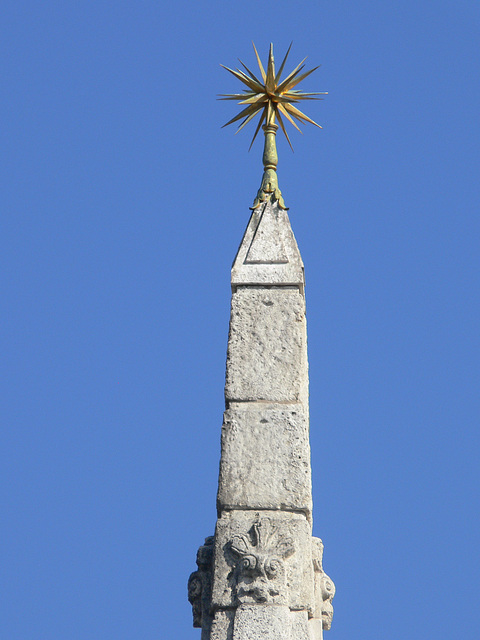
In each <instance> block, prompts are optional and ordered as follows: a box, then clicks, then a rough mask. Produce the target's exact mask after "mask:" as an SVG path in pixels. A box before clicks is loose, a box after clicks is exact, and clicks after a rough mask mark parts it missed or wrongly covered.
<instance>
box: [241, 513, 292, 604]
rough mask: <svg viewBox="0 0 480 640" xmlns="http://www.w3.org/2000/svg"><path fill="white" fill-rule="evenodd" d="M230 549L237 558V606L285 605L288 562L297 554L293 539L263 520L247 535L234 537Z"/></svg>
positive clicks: (273, 524) (268, 521)
mask: <svg viewBox="0 0 480 640" xmlns="http://www.w3.org/2000/svg"><path fill="white" fill-rule="evenodd" d="M229 546H230V550H231V552H232V554H233V556H234V557H235V558H236V562H235V567H234V587H233V588H234V597H235V600H236V603H237V604H255V603H260V604H285V603H286V602H287V598H288V594H287V580H286V569H285V562H284V561H285V559H286V558H289V557H290V556H291V555H293V553H294V552H295V547H294V544H293V540H292V538H290V537H287V536H285V535H283V534H282V533H281V532H280V530H279V527H278V525H277V524H276V523H272V522H271V521H270V520H269V519H268V518H264V519H262V520H260V521H259V522H256V523H255V524H253V526H252V528H251V529H250V531H249V532H248V533H246V534H244V535H238V536H234V537H233V538H232V540H231V542H230V545H229Z"/></svg>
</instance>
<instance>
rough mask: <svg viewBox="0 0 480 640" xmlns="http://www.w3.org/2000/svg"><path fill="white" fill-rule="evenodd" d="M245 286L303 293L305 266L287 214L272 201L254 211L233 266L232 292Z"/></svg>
mask: <svg viewBox="0 0 480 640" xmlns="http://www.w3.org/2000/svg"><path fill="white" fill-rule="evenodd" d="M246 285H250V286H253V285H259V286H267V285H269V286H291V287H297V288H298V289H299V291H300V292H301V293H302V294H303V291H304V286H305V276H304V267H303V262H302V258H301V256H300V251H299V250H298V246H297V241H296V240H295V236H294V235H293V231H292V228H291V226H290V220H289V218H288V215H287V211H286V210H285V209H281V208H280V207H279V206H278V204H277V203H276V202H271V200H270V199H269V200H267V202H266V203H265V204H264V205H263V206H260V207H258V208H257V209H254V210H253V212H252V216H251V218H250V222H249V223H248V226H247V229H246V231H245V234H244V236H243V239H242V242H241V244H240V247H239V249H238V252H237V255H236V257H235V260H234V262H233V266H232V291H235V290H236V289H237V288H238V287H241V286H246Z"/></svg>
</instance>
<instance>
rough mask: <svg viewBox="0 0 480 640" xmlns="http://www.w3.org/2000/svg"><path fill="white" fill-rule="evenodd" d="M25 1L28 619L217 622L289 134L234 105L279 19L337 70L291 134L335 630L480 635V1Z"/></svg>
mask: <svg viewBox="0 0 480 640" xmlns="http://www.w3.org/2000/svg"><path fill="white" fill-rule="evenodd" d="M162 5H163V6H162ZM1 23H2V24H1V27H0V29H1V32H2V33H1V38H0V59H1V61H2V62H1V67H2V80H1V85H0V86H1V88H2V98H1V100H0V121H1V123H2V124H1V128H0V131H1V134H0V135H1V140H2V154H1V156H0V157H1V165H2V166H1V170H0V184H1V193H2V216H1V220H0V224H1V230H0V243H1V245H2V246H1V251H0V261H1V274H2V275H1V279H0V304H1V306H2V312H1V323H2V331H1V341H2V359H1V365H0V367H1V375H2V386H1V389H2V391H1V404H0V411H1V419H2V425H3V429H2V431H3V434H2V445H1V455H2V461H1V465H0V477H1V486H2V489H1V494H0V497H1V501H0V513H1V520H2V525H1V529H2V534H1V539H2V549H3V553H2V570H1V577H0V583H1V587H2V595H1V598H0V603H1V604H0V609H2V614H1V616H0V629H1V633H0V635H1V637H2V638H5V639H6V640H110V639H112V640H137V639H138V638H142V640H150V639H151V640H153V639H156V640H158V638H162V639H163V638H165V639H166V638H175V639H176V640H190V639H192V640H194V639H197V640H199V632H198V630H194V629H193V628H192V627H191V613H190V608H189V605H188V602H187V600H186V582H187V578H188V575H189V573H190V572H191V571H192V570H193V569H194V568H195V553H196V549H197V547H198V545H199V544H200V543H201V542H202V541H203V538H204V537H205V536H207V535H211V534H212V533H213V529H214V524H215V518H216V513H215V495H216V483H217V474H218V462H219V453H220V446H219V445H220V426H221V422H222V411H223V385H224V371H225V353H226V343H227V330H228V317H229V300H230V291H229V270H230V265H231V261H232V259H233V257H234V255H235V252H236V249H237V246H238V244H239V242H240V240H241V236H242V233H243V230H244V228H245V226H246V224H247V222H248V217H249V209H248V207H249V206H250V205H251V203H252V201H253V198H254V195H255V193H256V190H257V188H258V186H259V183H260V179H261V153H262V143H261V141H260V139H259V140H258V142H256V143H255V145H254V147H253V148H252V150H251V152H250V153H248V146H249V143H250V138H251V135H252V134H253V131H252V129H251V128H250V129H248V128H246V129H245V130H244V131H242V132H240V133H239V135H238V136H234V135H233V133H234V131H233V129H231V128H227V129H224V130H222V129H221V128H220V127H221V125H222V124H223V123H224V122H226V121H227V120H229V119H230V118H231V117H232V116H233V115H234V113H235V107H234V106H233V104H232V103H224V102H223V103H222V102H218V101H216V99H215V97H216V94H217V93H222V92H225V93H228V92H232V91H235V90H236V89H237V88H238V87H237V83H236V81H235V79H234V78H233V77H231V76H229V75H228V74H227V73H226V72H225V71H223V70H222V69H221V68H220V66H219V63H223V64H225V65H227V66H233V65H235V63H236V59H237V56H238V57H240V58H241V59H242V60H244V62H246V63H247V65H249V66H250V65H253V64H254V54H253V49H252V47H251V40H252V39H253V40H254V41H255V44H256V45H257V47H258V49H259V51H260V52H261V55H262V56H263V58H264V59H266V54H267V50H268V45H269V43H270V41H273V42H274V43H275V50H276V52H277V57H280V56H281V55H282V54H283V52H284V51H285V50H286V48H287V47H288V45H289V43H290V41H292V40H293V47H292V52H291V65H292V66H293V65H294V64H296V63H297V62H298V61H299V60H301V59H302V58H303V57H304V56H306V55H308V56H309V62H310V64H311V65H312V66H314V65H317V64H321V65H322V66H321V68H320V69H319V70H318V71H317V72H315V74H313V75H312V76H311V77H310V78H309V79H308V80H307V81H306V82H305V84H304V88H305V90H312V91H315V90H318V91H328V92H329V95H328V97H327V99H326V100H325V101H323V102H318V103H311V104H309V105H308V113H309V114H310V115H311V116H312V117H313V118H314V119H315V120H316V121H318V122H320V124H322V125H323V127H324V129H323V130H322V131H320V130H318V129H316V128H314V127H308V126H305V127H303V130H304V136H301V135H300V134H298V133H297V132H295V131H292V135H291V138H292V142H293V145H294V148H295V153H294V154H292V153H291V151H290V150H289V148H288V147H287V144H286V143H285V141H284V140H282V139H280V140H279V144H278V150H279V166H278V174H279V183H280V188H281V189H282V192H283V194H284V197H285V201H286V203H287V206H289V207H290V212H289V213H290V218H291V222H292V226H293V229H294V232H295V234H296V237H297V241H298V244H299V246H300V250H301V252H302V255H303V259H304V262H305V268H306V277H307V290H306V294H307V314H308V316H307V317H308V330H309V360H310V403H311V405H310V406H311V446H312V464H313V486H314V504H315V507H314V533H315V535H318V536H320V537H322V538H323V540H324V542H325V568H326V571H327V572H328V573H329V574H330V575H331V577H332V578H333V579H334V581H335V582H336V584H337V595H336V597H335V601H334V604H335V618H334V624H333V627H332V630H331V631H330V632H329V633H328V636H327V638H328V640H347V639H348V640H351V639H352V638H353V637H355V640H363V639H365V640H367V639H368V640H385V639H392V640H395V639H397V638H401V637H403V636H404V635H405V633H408V636H409V639H410V640H424V639H425V638H435V639H436V640H443V639H447V638H448V639H449V640H450V639H451V638H457V637H458V638H462V640H477V638H478V630H477V627H478V623H477V615H476V612H477V610H478V602H477V591H478V589H477V582H478V570H479V561H478V557H479V554H478V543H479V538H478V508H479V505H478V497H479V491H478V489H479V483H478V479H479V471H478V445H479V439H480V438H479V415H480V411H479V409H480V407H479V397H478V396H479V377H480V376H479V351H480V340H479V332H478V329H479V306H480V305H479V298H478V285H479V281H478V280H479V257H478V254H479V251H478V247H479V239H480V238H479V236H480V233H479V232H480V224H479V215H478V213H479V212H478V209H479V207H478V202H479V196H480V181H479V178H478V176H479V142H480V140H479V138H480V136H479V126H478V116H479V112H480V88H479V83H478V54H479V36H480V7H479V5H478V3H477V2H472V1H464V2H447V1H442V0H440V1H437V2H418V0H417V1H416V2H413V1H411V0H406V1H404V2H402V3H393V2H385V1H383V2H379V1H375V0H374V1H372V2H363V3H358V2H347V1H344V0H335V2H333V1H330V2H326V1H317V2H312V1H308V2H302V1H300V2H296V3H292V2H288V3H287V2H280V1H278V2H275V3H274V2H265V1H262V0H258V1H257V2H251V1H250V0H247V1H245V2H236V3H231V2H223V3H221V4H220V3H214V2H199V3H190V2H188V3H187V2H185V1H184V0H177V1H176V2H174V3H171V4H169V6H168V7H167V6H164V3H159V2H151V1H142V0H140V1H138V2H122V1H117V2H106V1H103V0H97V2H88V1H84V2H69V1H66V2H65V1H64V2H52V1H50V0H46V1H45V2H41V3H39V2H27V1H24V0H16V1H15V2H12V1H9V0H7V1H6V2H4V3H3V5H2V21H1Z"/></svg>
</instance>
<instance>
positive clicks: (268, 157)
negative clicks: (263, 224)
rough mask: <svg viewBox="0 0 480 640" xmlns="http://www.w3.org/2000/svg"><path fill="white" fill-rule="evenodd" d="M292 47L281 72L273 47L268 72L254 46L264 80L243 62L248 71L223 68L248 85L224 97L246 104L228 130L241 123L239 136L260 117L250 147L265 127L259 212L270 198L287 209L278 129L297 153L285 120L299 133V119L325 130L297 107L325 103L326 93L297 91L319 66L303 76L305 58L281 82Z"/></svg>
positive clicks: (281, 67)
mask: <svg viewBox="0 0 480 640" xmlns="http://www.w3.org/2000/svg"><path fill="white" fill-rule="evenodd" d="M252 44H253V43H252ZM291 47H292V45H291V44H290V46H289V47H288V50H287V53H286V54H285V57H284V59H283V61H282V64H281V65H280V68H279V70H278V72H277V73H275V58H274V55H273V44H270V51H269V54H268V64H267V71H265V69H264V67H263V65H262V61H261V60H260V56H259V55H258V52H257V49H256V47H255V44H253V49H254V51H255V56H256V58H257V63H258V67H259V69H260V76H261V80H260V79H259V78H258V77H257V76H256V75H255V74H254V73H253V72H252V71H250V69H249V68H248V67H247V66H246V65H245V64H244V63H243V62H242V61H241V60H239V62H240V64H241V65H242V67H243V68H244V69H245V71H242V70H241V69H238V68H237V69H236V70H233V69H229V68H228V67H224V66H223V64H222V65H220V66H221V67H223V68H224V69H226V70H227V71H229V72H230V73H231V74H233V75H234V76H235V77H236V78H238V80H240V81H241V82H242V83H243V84H244V85H246V86H247V89H244V91H243V93H232V94H221V95H220V100H237V101H238V104H239V105H242V106H244V105H246V106H244V108H243V109H242V111H240V113H239V114H237V115H236V116H235V117H234V118H232V119H231V120H229V121H228V122H227V123H226V124H224V125H223V126H224V127H226V126H227V125H229V124H232V123H234V122H238V121H239V120H240V121H241V122H240V124H239V126H238V129H237V133H238V131H240V130H241V129H243V127H244V126H245V125H246V124H248V123H249V122H250V120H253V118H255V116H256V115H260V118H259V120H258V123H257V127H256V129H255V133H254V134H253V138H252V142H251V144H250V148H251V147H252V144H253V142H254V140H255V138H256V137H257V134H258V132H259V131H260V128H262V129H263V131H264V133H265V145H264V149H263V177H262V183H261V185H260V189H259V190H258V193H257V197H256V198H255V201H254V203H253V207H252V209H256V208H257V207H259V206H260V205H261V204H262V203H263V202H265V201H266V200H267V199H268V198H270V200H271V202H278V206H279V207H280V208H281V209H286V208H287V207H286V206H285V203H284V201H283V198H282V193H281V191H280V189H279V187H278V178H277V162H278V155H277V148H276V142H275V136H276V133H277V130H278V126H280V128H281V129H282V131H283V133H284V135H285V137H286V139H287V142H288V144H289V145H290V148H291V149H292V151H293V146H292V143H291V142H290V138H289V137H288V133H287V130H286V128H285V122H284V118H285V119H286V120H288V121H289V122H290V123H291V124H292V125H293V126H294V127H295V128H296V129H298V131H300V128H299V127H298V125H297V124H296V122H295V120H297V121H298V122H300V123H301V124H304V123H306V122H309V123H311V124H314V125H315V126H316V127H319V128H320V129H321V128H322V127H321V126H320V125H319V124H317V123H316V122H314V120H312V119H311V118H309V117H308V116H307V115H305V114H304V113H303V112H302V111H300V110H299V109H297V107H296V106H295V104H296V103H298V102H300V101H301V100H322V98H319V97H318V96H321V95H326V92H325V91H323V92H320V93H305V92H303V91H299V90H298V89H295V88H294V87H296V86H297V85H298V84H299V83H300V82H301V81H302V80H304V79H305V78H306V77H307V76H309V75H310V74H311V73H313V72H314V71H315V70H316V69H318V67H314V68H313V69H310V70H309V71H305V72H303V73H302V71H303V69H304V68H305V60H306V58H304V59H303V60H302V62H300V64H299V65H297V67H296V68H295V69H294V70H293V71H292V72H291V73H289V74H288V75H287V77H286V78H285V79H284V80H282V79H281V76H282V73H283V70H284V67H285V63H286V61H287V58H288V54H289V53H290V49H291ZM242 119H243V120H242ZM275 120H277V121H278V125H277V124H276V122H275Z"/></svg>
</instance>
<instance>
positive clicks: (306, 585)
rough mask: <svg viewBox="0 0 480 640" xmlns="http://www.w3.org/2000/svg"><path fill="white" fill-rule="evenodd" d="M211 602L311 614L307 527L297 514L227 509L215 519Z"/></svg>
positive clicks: (303, 519)
mask: <svg viewBox="0 0 480 640" xmlns="http://www.w3.org/2000/svg"><path fill="white" fill-rule="evenodd" d="M212 604H213V606H214V607H215V608H217V607H218V608H226V607H236V606H238V605H240V604H272V605H288V606H289V607H290V608H291V609H304V610H308V611H310V612H313V607H314V593H313V565H312V546H311V526H310V524H309V523H308V522H307V519H306V518H305V517H304V516H303V515H301V514H298V513H287V512H281V511H258V512H256V511H230V512H224V513H223V514H222V516H221V517H220V518H219V519H218V520H217V529H216V533H215V552H214V572H213V589H212Z"/></svg>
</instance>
